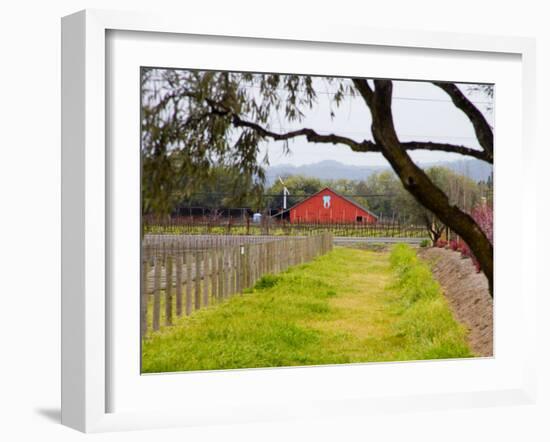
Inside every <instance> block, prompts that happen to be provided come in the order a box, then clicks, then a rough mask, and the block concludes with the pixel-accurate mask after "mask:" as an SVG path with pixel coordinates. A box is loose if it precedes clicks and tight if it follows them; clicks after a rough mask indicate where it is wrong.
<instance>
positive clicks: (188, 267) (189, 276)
mask: <svg viewBox="0 0 550 442" xmlns="http://www.w3.org/2000/svg"><path fill="white" fill-rule="evenodd" d="M191 258H192V256H191V252H189V251H187V252H186V253H185V314H186V315H187V316H189V315H190V314H191V312H192V311H193V305H192V299H191V284H192V283H193V269H192V262H191Z"/></svg>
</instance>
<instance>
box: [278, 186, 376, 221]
mask: <svg viewBox="0 0 550 442" xmlns="http://www.w3.org/2000/svg"><path fill="white" fill-rule="evenodd" d="M325 190H330V191H331V192H332V193H334V194H335V195H337V196H339V197H340V198H342V199H343V200H346V201H347V202H348V203H350V204H353V205H354V206H355V207H357V208H358V209H361V210H363V211H364V212H367V213H368V214H369V215H370V216H372V217H374V218H375V219H378V216H377V215H375V214H374V213H372V212H371V211H370V210H369V209H365V208H364V207H363V206H362V205H360V204H358V203H356V202H355V201H353V200H352V199H350V198H348V197H346V196H344V195H340V194H339V193H338V192H336V191H334V190H333V189H331V188H330V187H323V188H322V189H321V190H319V191H318V192H315V193H314V194H313V195H310V196H308V197H307V198H305V199H303V200H302V201H300V202H299V203H296V204H294V205H293V206H292V207H289V208H288V209H287V210H292V209H295V208H296V207H298V206H299V205H301V204H303V203H305V202H306V201H307V200H310V199H311V198H313V197H314V196H317V195H319V194H320V193H323V192H324V191H325ZM285 212H286V211H285ZM280 213H283V212H280Z"/></svg>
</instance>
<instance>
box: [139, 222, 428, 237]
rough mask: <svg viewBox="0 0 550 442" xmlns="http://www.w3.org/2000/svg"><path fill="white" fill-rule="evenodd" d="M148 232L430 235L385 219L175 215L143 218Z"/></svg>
mask: <svg viewBox="0 0 550 442" xmlns="http://www.w3.org/2000/svg"><path fill="white" fill-rule="evenodd" d="M143 230H144V233H145V234H174V235H246V236H248V235H272V236H293V235H297V236H307V235H317V234H320V233H323V232H330V233H331V234H333V235H334V236H349V237H370V238H381V237H384V238H388V237H390V238H428V236H429V235H428V232H427V230H426V227H424V226H418V225H405V224H402V223H399V222H397V221H391V220H383V221H379V222H377V223H289V222H286V221H274V220H270V222H262V223H252V222H247V221H243V220H242V219H240V218H237V219H233V218H228V219H217V220H216V219H214V220H213V219H208V218H191V217H172V218H170V219H168V220H164V221H162V222H159V221H158V220H152V219H144V223H143Z"/></svg>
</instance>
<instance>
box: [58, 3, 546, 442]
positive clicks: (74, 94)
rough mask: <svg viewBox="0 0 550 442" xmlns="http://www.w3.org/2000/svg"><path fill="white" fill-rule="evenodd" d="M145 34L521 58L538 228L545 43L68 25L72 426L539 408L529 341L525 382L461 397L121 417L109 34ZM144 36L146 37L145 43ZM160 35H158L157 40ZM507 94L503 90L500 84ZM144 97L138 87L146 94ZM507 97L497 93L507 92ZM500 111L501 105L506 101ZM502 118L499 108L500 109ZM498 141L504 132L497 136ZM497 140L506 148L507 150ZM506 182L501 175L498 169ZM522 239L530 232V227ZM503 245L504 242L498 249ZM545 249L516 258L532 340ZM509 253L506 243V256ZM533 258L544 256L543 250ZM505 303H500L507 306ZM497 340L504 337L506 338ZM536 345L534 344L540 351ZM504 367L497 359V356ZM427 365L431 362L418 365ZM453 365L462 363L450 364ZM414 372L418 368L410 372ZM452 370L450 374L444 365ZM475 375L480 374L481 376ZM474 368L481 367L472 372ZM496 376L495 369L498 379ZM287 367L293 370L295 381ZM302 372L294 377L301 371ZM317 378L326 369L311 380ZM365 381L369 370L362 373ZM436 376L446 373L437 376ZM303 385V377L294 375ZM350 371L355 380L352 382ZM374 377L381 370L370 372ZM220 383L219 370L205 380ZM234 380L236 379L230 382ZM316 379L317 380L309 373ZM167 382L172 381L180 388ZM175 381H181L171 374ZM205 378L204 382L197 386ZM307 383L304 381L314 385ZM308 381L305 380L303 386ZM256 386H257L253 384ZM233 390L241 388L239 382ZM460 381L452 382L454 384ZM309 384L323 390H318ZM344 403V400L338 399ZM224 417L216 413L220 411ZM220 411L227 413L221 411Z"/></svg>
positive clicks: (322, 401)
mask: <svg viewBox="0 0 550 442" xmlns="http://www.w3.org/2000/svg"><path fill="white" fill-rule="evenodd" d="M112 31H117V32H143V33H157V34H155V35H157V36H158V35H159V34H158V33H161V34H162V35H166V36H168V35H170V36H178V35H181V36H185V35H194V36H217V37H222V38H223V37H226V38H229V37H232V38H240V39H256V40H258V41H259V39H260V40H263V39H268V40H270V41H273V42H281V41H282V42H285V44H286V45H288V44H293V42H296V44H298V42H310V43H312V44H316V43H319V44H338V45H341V46H340V47H342V48H345V47H346V45H349V46H357V45H359V46H361V45H368V46H370V47H377V48H379V49H380V50H384V48H388V49H389V48H402V50H403V51H407V50H414V49H426V50H431V51H441V53H443V52H449V51H450V52H453V51H455V52H462V51H467V52H469V53H474V54H479V55H482V54H484V53H487V54H489V53H490V54H509V55H514V56H516V57H520V63H521V89H522V90H521V107H522V108H521V111H519V113H520V114H521V127H520V128H519V130H520V131H521V150H519V149H518V152H517V155H518V156H521V159H522V163H523V171H524V175H523V176H524V179H525V180H526V182H524V183H523V185H524V187H522V188H521V189H520V190H518V192H519V193H518V195H519V196H520V197H521V199H522V204H523V205H522V207H523V208H524V210H523V211H522V217H524V218H522V219H525V220H526V219H535V213H534V211H535V207H536V195H535V192H527V190H526V189H527V188H535V187H536V186H529V180H530V179H532V180H534V179H535V178H534V174H531V176H529V173H528V171H529V170H532V168H533V167H534V166H533V163H534V152H535V148H534V142H533V135H532V134H533V130H532V129H533V124H534V105H535V92H536V91H535V78H534V77H535V68H534V63H535V46H534V41H533V40H531V39H526V38H517V37H498V38H496V37H490V36H479V35H466V34H451V33H427V32H416V31H402V32H399V33H395V32H390V31H387V30H376V29H369V28H349V27H345V26H337V25H335V26H331V27H327V26H320V25H319V26H316V25H314V24H309V25H307V26H300V27H299V28H298V27H294V26H292V25H290V24H289V25H284V24H283V25H281V24H280V23H277V24H276V25H273V26H269V25H266V24H265V23H235V22H231V23H230V22H217V21H212V20H206V19H201V18H200V17H199V18H196V19H193V20H192V21H189V20H188V21H186V22H185V24H181V22H180V20H178V18H177V17H170V16H155V15H152V14H143V13H123V12H113V11H99V10H87V11H81V12H78V13H76V14H73V15H70V16H67V17H65V18H63V21H62V125H63V127H62V423H63V424H65V425H67V426H70V427H72V428H75V429H78V430H80V431H84V432H98V431H111V430H123V429H139V428H159V427H170V426H186V425H206V424H210V423H217V422H218V423H219V422H226V423H233V422H253V421H259V420H277V419H286V418H290V417H292V418H296V417H298V418H300V417H311V416H337V415H356V414H363V413H370V412H373V411H380V410H381V409H382V410H384V411H386V412H396V411H403V410H419V409H437V408H457V407H472V406H474V407H475V406H490V405H500V404H521V403H532V402H533V400H534V397H535V393H536V382H535V369H536V367H535V362H534V361H535V357H534V354H535V353H534V352H535V349H534V348H533V347H534V342H535V339H531V340H526V341H525V342H526V344H525V349H524V350H525V351H524V352H523V353H522V355H520V356H518V358H519V360H518V364H519V365H521V376H518V377H517V378H514V379H513V381H512V380H510V382H509V383H506V382H502V383H501V386H500V387H498V388H497V387H496V386H492V387H491V388H489V389H484V388H482V387H480V386H479V385H478V386H473V387H472V388H471V389H470V390H468V388H467V387H466V388H464V389H463V391H461V392H456V391H455V392H450V391H449V389H446V387H445V382H442V383H441V385H439V384H438V386H437V387H436V388H434V390H433V391H430V392H427V393H426V394H418V393H415V394H396V393H395V392H387V394H382V395H380V394H378V395H377V396H369V395H367V394H362V393H359V394H358V395H356V396H354V397H350V396H346V394H345V392H342V393H341V394H340V393H338V392H333V393H332V394H330V395H328V394H327V396H326V397H322V395H320V396H317V397H316V398H315V399H311V400H305V399H307V398H302V400H289V401H287V402H285V401H284V400H282V401H281V400H279V401H276V402H274V403H272V404H269V403H266V402H260V401H257V402H256V403H255V402H254V396H253V395H252V394H251V395H250V398H249V400H248V401H245V399H239V398H238V397H236V398H231V400H230V401H229V402H228V403H226V404H225V405H224V407H227V406H228V404H229V406H230V407H231V409H230V412H227V413H225V414H224V413H223V410H222V411H219V412H218V411H216V410H214V411H213V412H212V413H207V412H205V411H204V409H201V408H200V407H199V408H198V409H196V410H195V411H194V412H193V413H190V412H189V410H188V409H186V408H185V407H184V406H182V407H174V406H168V407H165V408H163V409H162V410H159V409H158V408H157V409H155V408H154V407H152V408H151V410H143V409H142V410H139V411H120V412H119V411H112V410H110V409H109V408H110V407H109V403H108V402H109V399H108V397H109V393H110V391H111V389H112V388H113V385H112V384H111V382H110V377H109V370H110V364H111V362H112V357H113V356H112V353H110V351H111V349H110V344H109V340H108V339H107V327H108V324H109V321H110V316H111V312H110V311H109V305H110V304H109V302H108V293H107V292H108V287H109V277H110V275H109V268H108V264H109V257H108V251H109V247H108V245H109V243H110V241H112V240H113V238H112V237H110V235H111V234H112V231H111V230H110V229H109V228H108V219H109V216H110V213H109V212H110V210H111V209H112V206H111V195H110V193H109V192H110V187H109V183H108V180H109V173H108V168H109V167H110V166H109V164H108V162H109V155H108V152H107V143H108V135H109V134H108V133H107V132H106V121H107V118H110V115H109V114H108V112H107V102H108V96H107V94H108V93H109V88H108V82H107V79H106V66H107V63H108V60H107V56H108V55H109V52H108V50H107V47H108V45H107V44H106V43H107V42H106V38H107V37H106V36H107V33H108V32H112ZM144 35H145V34H144ZM150 35H153V34H150ZM497 87H498V86H497ZM136 93H138V92H137V90H136ZM497 94H498V93H497ZM497 103H498V98H497ZM497 112H498V104H497ZM497 140H498V134H497ZM497 142H498V141H497ZM497 173H498V172H497ZM521 235H522V238H525V237H526V232H525V230H524V228H523V230H521ZM497 244H498V243H497ZM533 247H534V245H533V244H532V243H530V242H528V241H519V242H518V244H517V252H518V253H520V254H521V257H522V258H523V260H522V263H523V264H524V265H523V266H522V271H521V295H522V296H521V298H518V299H520V301H518V303H517V304H516V305H510V307H514V308H520V309H521V311H522V313H523V315H522V316H521V318H520V319H519V323H520V325H521V326H522V327H523V330H524V334H525V336H533V335H534V333H535V332H534V330H535V324H534V318H535V316H536V302H537V301H536V285H535V279H536V278H535V274H534V273H535V269H534V268H533V267H532V266H528V265H525V263H526V260H525V259H524V258H525V257H526V256H528V254H530V253H533V249H532V248H533ZM496 253H497V254H498V245H497V249H496ZM533 255H534V253H533ZM497 302H498V301H497ZM497 339H498V337H497ZM529 342H531V343H533V344H530V343H529ZM496 358H497V359H498V354H497V356H496ZM416 364H417V365H418V364H422V363H416ZM449 364H450V365H452V364H453V362H452V361H450V362H449ZM396 365H398V364H387V365H383V364H382V365H380V364H379V365H378V366H377V368H376V370H377V372H390V371H392V370H394V368H392V367H395V366H396ZM409 367H413V365H410V366H409ZM440 367H441V369H443V367H444V365H440ZM473 369H477V368H476V367H474V368H473ZM473 369H472V368H470V370H473ZM492 369H494V368H489V369H488V370H489V371H488V374H490V370H492ZM285 370H286V372H285ZM293 370H294V371H293ZM308 370H310V371H309V372H308V373H307V374H306V375H305V376H308V375H311V374H312V373H316V376H313V378H316V379H317V381H318V379H319V378H324V379H325V381H326V382H329V381H330V380H331V379H336V378H337V377H338V376H341V375H342V373H344V372H343V371H342V370H343V368H342V367H328V368H320V367H313V368H308ZM311 370H316V372H312V371H311ZM353 370H354V372H355V373H356V374H357V373H360V372H361V370H365V366H361V365H359V366H355V367H353ZM436 370H437V369H436ZM291 371H293V373H296V375H297V376H300V372H299V369H296V370H295V369H292V370H291ZM281 372H285V373H289V372H290V371H289V370H287V369H271V370H263V371H257V370H256V371H254V373H255V374H254V376H255V380H253V382H260V383H261V382H266V380H269V379H270V377H272V378H275V376H276V375H278V374H280V373H281ZM347 373H349V372H346V375H347ZM371 373H372V371H371ZM201 376H202V379H204V377H205V376H214V374H212V373H203V374H202V375H201ZM216 376H217V378H216V382H217V383H218V384H219V385H223V383H224V382H226V383H227V382H229V381H228V380H225V379H229V376H233V377H235V376H241V377H243V376H245V374H244V372H243V371H241V372H240V374H239V373H233V374H231V375H226V374H221V375H216ZM224 376H225V378H224ZM308 377H310V378H311V376H308ZM169 378H170V377H169V376H164V382H165V383H167V382H170V379H169ZM172 379H175V378H173V377H172ZM197 379H198V378H195V380H197ZM303 379H305V378H303ZM303 379H302V381H303ZM251 381H252V379H251ZM231 382H233V381H231ZM446 382H447V384H450V383H451V382H450V381H446ZM310 387H312V388H314V387H315V384H311V385H310ZM339 394H340V396H339ZM214 409H215V407H214ZM220 410H221V408H220Z"/></svg>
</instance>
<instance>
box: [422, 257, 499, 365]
mask: <svg viewBox="0 0 550 442" xmlns="http://www.w3.org/2000/svg"><path fill="white" fill-rule="evenodd" d="M418 255H419V256H420V257H421V258H422V259H425V260H426V261H428V262H429V263H430V265H431V267H432V271H433V274H434V276H435V278H436V279H437V281H439V284H440V285H441V287H442V288H443V290H444V292H445V296H446V298H447V300H448V301H449V305H450V306H451V309H452V310H453V313H454V316H455V319H456V320H458V321H459V322H460V323H462V324H464V325H465V326H466V327H467V329H468V330H469V336H468V342H469V344H470V348H471V349H472V352H473V353H474V354H475V355H476V356H493V299H492V298H491V296H490V295H489V288H488V283H487V278H486V277H485V275H484V274H483V273H477V272H476V269H475V267H474V266H473V264H472V261H471V260H470V259H468V258H462V257H461V256H460V253H459V252H454V251H452V250H448V249H442V248H427V249H419V252H418Z"/></svg>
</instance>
